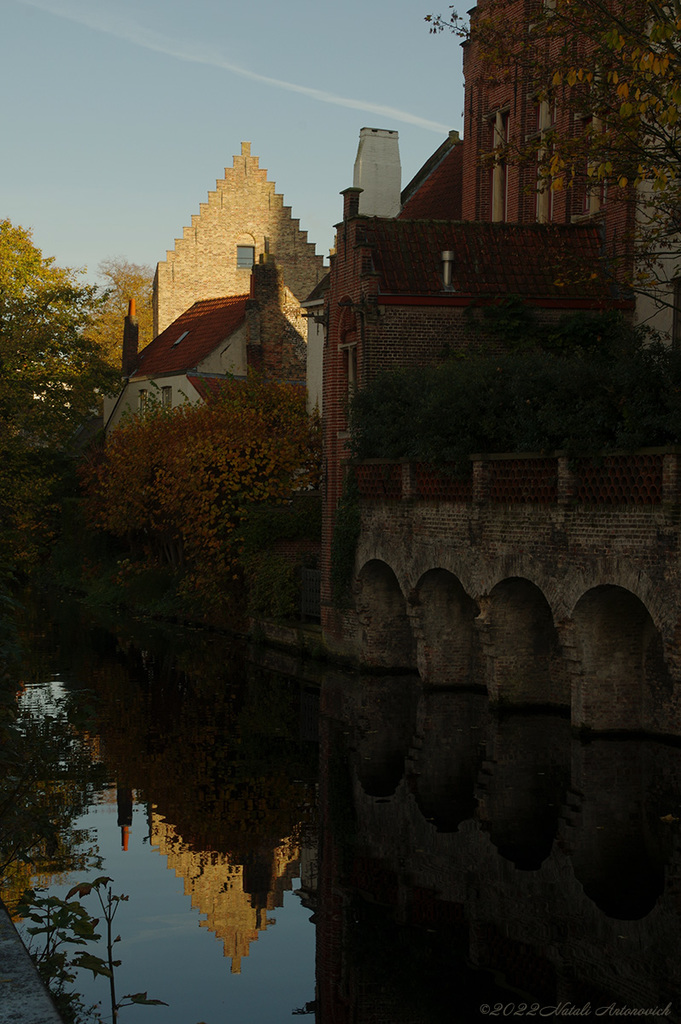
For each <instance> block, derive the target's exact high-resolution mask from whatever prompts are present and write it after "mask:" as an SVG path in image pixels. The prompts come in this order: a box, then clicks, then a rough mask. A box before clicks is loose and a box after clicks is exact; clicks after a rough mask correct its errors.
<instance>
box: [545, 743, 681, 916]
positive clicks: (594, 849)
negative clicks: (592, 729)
mask: <svg viewBox="0 0 681 1024" xmlns="http://www.w3.org/2000/svg"><path fill="white" fill-rule="evenodd" d="M667 753H668V752H667V751H659V750H658V749H656V748H655V746H654V745H652V744H651V743H650V742H649V741H647V740H634V739H627V740H619V741H618V740H615V739H613V738H609V739H607V740H606V739H601V740H593V741H592V742H590V743H587V744H579V745H577V746H576V747H575V750H574V754H573V772H575V774H576V779H574V778H573V782H574V781H576V782H577V783H578V786H579V792H580V799H579V805H578V818H577V827H576V828H572V829H570V830H569V832H568V833H567V835H566V838H567V839H568V840H569V841H568V842H567V843H565V844H564V845H565V848H566V850H567V851H568V852H569V854H570V859H571V861H572V866H573V870H574V873H575V877H576V878H577V879H578V881H579V882H580V883H581V885H582V887H583V889H584V892H585V893H586V895H587V896H588V897H589V899H590V900H592V901H593V902H594V903H595V904H596V906H597V907H598V908H599V909H600V910H602V911H603V913H604V914H607V915H608V917H614V918H617V919H619V920H627V921H635V920H639V919H640V918H642V917H645V916H646V915H647V914H649V913H650V911H651V910H652V909H653V907H654V906H655V904H656V903H657V900H658V899H659V897H660V896H661V894H662V892H663V891H664V876H665V870H664V865H665V861H666V860H667V858H668V855H669V852H670V851H669V850H666V851H665V845H664V842H663V841H662V842H661V839H662V838H663V837H664V834H665V833H664V826H661V825H660V820H659V810H660V808H659V807H655V803H656V799H655V797H656V793H657V792H658V787H659V784H660V782H659V780H660V776H663V775H664V768H663V765H662V763H661V760H662V759H661V758H660V757H659V755H660V754H662V755H663V756H664V755H666V754H667ZM623 766H626V770H623ZM663 806H665V805H663ZM661 829H662V832H661V831H660V830H661ZM667 829H668V826H667Z"/></svg>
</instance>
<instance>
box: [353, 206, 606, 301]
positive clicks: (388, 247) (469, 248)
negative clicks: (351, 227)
mask: <svg viewBox="0 0 681 1024" xmlns="http://www.w3.org/2000/svg"><path fill="white" fill-rule="evenodd" d="M360 232H363V233H364V238H358V241H359V242H360V244H362V242H363V243H364V244H366V245H368V246H370V247H371V249H372V262H373V269H374V271H376V272H377V274H378V281H379V293H383V294H386V295H387V294H403V295H413V296H436V295H437V296H442V295H446V294H447V293H446V292H444V290H443V285H442V257H441V254H442V252H443V251H445V250H451V251H453V253H454V263H453V267H452V286H453V294H455V295H456V294H457V293H458V294H459V295H466V296H472V297H476V296H479V297H483V296H489V295H499V294H512V295H520V296H522V297H523V298H525V299H529V300H532V299H552V300H557V299H591V300H594V299H596V300H600V299H610V300H612V299H613V298H617V297H618V292H617V289H616V285H615V283H614V281H613V279H612V278H611V277H610V275H609V273H608V269H607V265H606V263H605V262H604V260H603V256H602V241H601V236H600V232H599V230H598V228H597V227H596V226H595V225H593V224H565V225H561V224H506V223H489V222H480V221H434V220H430V221H428V220H419V221H415V220H388V219H379V218H367V219H366V220H365V221H364V223H363V225H358V233H360Z"/></svg>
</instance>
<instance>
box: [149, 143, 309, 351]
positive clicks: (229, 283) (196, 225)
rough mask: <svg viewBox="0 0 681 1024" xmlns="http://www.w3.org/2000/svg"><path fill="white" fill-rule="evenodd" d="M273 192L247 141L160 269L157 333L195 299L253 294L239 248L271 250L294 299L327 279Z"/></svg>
mask: <svg viewBox="0 0 681 1024" xmlns="http://www.w3.org/2000/svg"><path fill="white" fill-rule="evenodd" d="M275 189H276V186H275V184H274V182H272V181H268V178H267V171H266V170H265V169H264V168H261V167H260V165H259V159H258V157H257V156H251V149H250V143H248V142H244V143H242V146H241V154H240V155H239V156H235V157H234V159H233V166H232V167H227V168H225V176H224V178H222V179H220V180H218V181H217V182H216V186H215V191H213V192H209V193H208V201H207V202H205V203H201V205H200V207H199V213H198V214H194V215H193V216H192V219H191V224H190V225H189V226H188V227H185V228H184V229H183V232H182V237H181V238H177V239H176V240H175V246H174V248H173V249H171V250H169V251H168V252H167V255H166V259H165V260H162V261H161V262H160V263H159V264H158V266H157V268H156V279H155V282H154V335H157V334H159V333H160V332H161V331H163V330H164V329H165V328H166V327H167V326H168V325H169V324H171V323H172V322H173V320H175V319H177V317H178V316H180V315H181V314H182V313H183V312H184V311H185V310H186V309H188V308H189V307H190V306H191V305H192V304H193V303H194V302H197V301H199V300H202V299H214V298H220V297H221V296H223V295H240V294H242V293H243V292H244V291H248V285H249V281H250V267H248V268H243V269H241V268H239V267H237V262H236V251H237V246H238V245H243V246H252V247H253V249H254V254H255V261H256V262H258V260H259V258H260V256H261V255H263V254H264V253H266V252H270V253H271V254H272V255H273V256H274V257H275V259H276V260H277V262H278V264H279V266H280V267H281V269H282V271H283V274H284V281H285V283H286V285H288V287H289V288H290V289H291V291H292V292H293V294H294V295H295V296H296V298H297V299H298V300H299V301H302V300H303V299H305V298H307V296H308V295H309V293H310V292H311V291H312V289H313V288H314V287H315V285H316V284H317V282H318V281H319V280H320V279H321V278H322V277H323V275H324V269H323V257H322V256H318V255H316V253H315V246H314V244H313V243H311V242H308V240H307V232H305V231H301V230H300V223H299V221H298V220H297V219H296V218H294V217H292V216H291V208H290V207H289V206H285V205H284V199H283V196H282V195H280V194H279V193H278V192H276V191H275Z"/></svg>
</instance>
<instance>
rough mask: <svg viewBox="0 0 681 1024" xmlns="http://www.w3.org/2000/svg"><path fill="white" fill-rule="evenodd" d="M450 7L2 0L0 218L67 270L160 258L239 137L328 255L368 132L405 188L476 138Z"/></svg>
mask: <svg viewBox="0 0 681 1024" xmlns="http://www.w3.org/2000/svg"><path fill="white" fill-rule="evenodd" d="M446 10H447V4H446V3H438V2H437V0H343V2H339V0H337V2H335V3H329V2H327V0H314V2H313V0H287V2H286V3H283V2H275V0H258V2H247V0H246V2H240V3H237V2H236V0H193V2H189V0H183V2H180V0H0V12H1V21H0V25H1V30H0V90H1V94H2V97H3V101H2V105H1V107H0V133H1V134H0V138H1V139H2V159H1V161H0V217H10V219H11V220H12V221H13V222H14V223H16V224H21V225H23V226H24V227H30V228H32V229H33V237H34V241H35V243H36V245H38V246H40V248H41V249H42V250H43V252H44V254H45V255H50V256H55V257H56V258H57V262H58V263H60V264H62V265H67V266H74V267H87V270H88V276H89V277H90V278H91V279H95V277H96V273H97V265H98V263H99V262H100V260H102V259H105V258H107V257H111V256H123V257H125V258H126V259H129V260H131V261H132V262H135V263H149V264H151V265H155V264H156V262H157V261H158V260H161V259H164V258H165V254H166V250H167V249H169V248H172V246H173V244H174V239H175V238H176V237H178V236H180V235H181V234H182V228H183V226H184V225H185V224H188V223H189V222H190V219H191V215H192V214H193V213H198V209H199V203H201V202H205V200H206V198H207V193H208V191H209V190H212V189H214V188H215V180H216V178H219V177H222V175H223V173H224V168H225V167H226V166H231V164H232V156H233V155H234V154H235V153H239V152H240V150H241V142H242V140H248V141H250V142H251V143H252V153H253V154H254V155H257V156H259V157H260V165H261V166H262V167H265V168H267V170H268V173H269V178H270V180H273V181H275V182H276V185H277V191H278V192H281V193H283V195H284V197H285V201H286V203H287V204H288V205H290V206H292V208H293V215H294V216H295V217H298V218H299V219H300V223H301V227H302V228H303V229H304V230H306V231H307V232H308V236H309V240H310V241H312V242H315V243H316V246H317V252H320V253H322V254H323V255H325V256H327V255H328V250H329V247H330V246H331V245H332V244H333V224H334V223H336V222H337V221H338V220H340V216H341V209H342V200H341V197H340V196H339V194H338V193H339V192H340V190H341V189H343V188H346V187H347V186H348V185H351V184H352V168H353V163H354V158H355V153H356V149H357V142H358V136H359V130H360V128H362V127H363V126H365V125H367V126H370V127H373V128H389V129H396V130H397V131H398V132H399V134H400V154H401V159H402V183H403V185H404V184H406V183H407V182H408V181H409V179H410V178H411V177H412V176H413V174H414V173H415V172H416V171H417V170H418V168H419V167H420V166H421V164H422V163H423V162H424V161H425V160H426V159H427V157H428V156H429V155H430V154H431V153H432V152H433V151H434V150H435V149H436V147H437V146H438V145H439V144H440V142H441V141H442V140H443V139H444V138H445V136H446V132H447V130H448V129H450V128H456V129H458V130H459V131H461V129H462V117H461V115H462V108H463V86H462V78H461V51H460V47H459V45H458V43H457V41H456V40H455V39H454V38H453V37H451V36H447V37H445V36H432V35H430V34H429V33H428V27H427V24H426V23H425V22H424V17H425V15H426V14H428V13H434V12H440V11H442V12H446Z"/></svg>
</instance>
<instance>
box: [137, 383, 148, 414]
mask: <svg viewBox="0 0 681 1024" xmlns="http://www.w3.org/2000/svg"><path fill="white" fill-rule="evenodd" d="M148 399H149V392H148V391H147V390H146V388H142V390H141V391H140V392H139V394H138V396H137V409H138V411H139V412H141V413H142V412H145V410H146V408H147V401H148Z"/></svg>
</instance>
